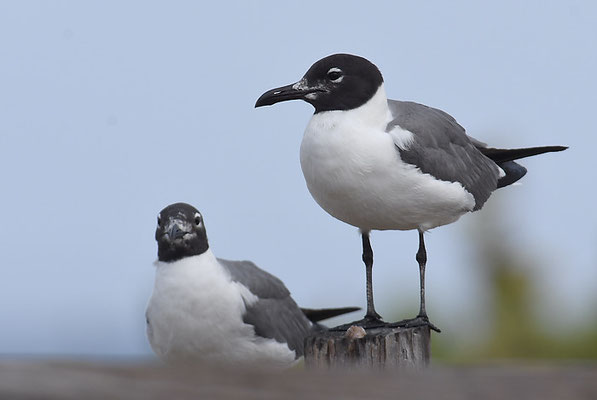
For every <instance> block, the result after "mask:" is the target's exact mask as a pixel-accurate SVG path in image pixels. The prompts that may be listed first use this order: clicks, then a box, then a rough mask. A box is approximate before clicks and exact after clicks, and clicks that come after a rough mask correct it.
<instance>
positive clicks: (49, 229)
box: [0, 1, 597, 356]
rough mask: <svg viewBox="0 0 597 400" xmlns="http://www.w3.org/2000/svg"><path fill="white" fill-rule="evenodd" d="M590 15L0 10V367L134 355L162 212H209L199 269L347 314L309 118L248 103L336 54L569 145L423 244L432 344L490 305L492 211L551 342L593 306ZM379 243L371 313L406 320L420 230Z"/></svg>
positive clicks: (509, 137)
mask: <svg viewBox="0 0 597 400" xmlns="http://www.w3.org/2000/svg"><path fill="white" fill-rule="evenodd" d="M596 4H597V3H595V2H591V1H567V2H549V1H547V2H546V1H534V2H519V1H503V2H498V3H496V2H492V3H491V4H482V2H473V1H470V2H459V1H453V2H443V1H429V2H424V3H423V2H405V1H404V2H401V1H388V2H366V3H365V2H361V1H355V2H345V1H344V2H321V1H301V2H295V3H293V4H287V2H281V1H271V2H265V1H263V2H259V1H256V2H245V1H238V2H229V1H221V2H205V3H203V2H190V1H189V2H183V1H167V2H166V1H163V2H155V1H153V2H151V1H149V2H148V1H128V2H120V1H86V2H82V1H38V2H36V1H0V56H1V62H0V179H1V182H2V188H3V190H2V196H1V197H0V206H1V209H2V210H3V211H4V215H3V218H2V220H3V224H2V226H3V229H1V230H0V243H2V245H1V249H2V262H1V264H0V265H1V267H0V268H1V271H2V279H0V326H1V327H2V330H1V331H2V333H1V334H0V336H1V337H2V340H1V341H0V353H30V354H41V353H43V354H95V355H121V356H127V355H138V354H147V353H149V352H150V350H149V347H148V345H147V342H146V339H145V333H144V316H143V314H144V309H145V304H146V302H147V299H148V297H149V295H150V293H151V288H152V284H153V266H152V262H153V260H154V259H155V255H156V246H155V242H154V239H153V235H154V229H155V217H156V215H157V213H158V211H159V210H160V209H161V208H163V207H164V206H166V205H168V204H169V203H172V202H175V201H186V202H189V203H191V204H193V205H195V206H196V207H198V208H199V209H200V210H201V211H202V212H203V214H204V216H205V221H206V226H207V229H208V235H209V238H210V241H211V245H212V249H213V250H214V252H215V253H216V255H218V256H220V257H224V258H231V259H251V260H253V261H255V262H256V263H257V264H258V265H260V266H261V267H263V268H265V269H267V270H268V271H270V272H272V273H274V274H276V275H277V276H279V277H280V278H282V279H283V280H284V281H285V282H286V284H287V286H288V287H289V288H290V290H291V291H292V293H293V295H294V298H295V299H296V300H297V302H298V303H299V304H301V305H305V306H309V307H318V306H346V305H360V306H364V305H365V294H364V268H363V266H362V263H361V261H360V251H361V249H360V240H359V237H358V234H357V232H356V229H355V228H352V227H350V226H348V225H345V224H343V223H341V222H339V221H337V220H335V219H333V218H332V217H330V216H328V215H327V214H326V213H325V212H324V211H323V210H321V209H320V208H319V207H318V206H317V204H316V203H315V202H314V201H313V200H312V199H311V197H310V195H309V193H308V191H307V189H306V187H305V184H304V180H303V177H302V173H301V171H300V165H299V160H298V152H299V145H300V141H301V138H302V133H303V130H304V128H305V126H306V124H307V121H308V119H309V118H310V115H311V114H312V109H311V107H310V106H309V105H307V104H304V103H300V102H291V103H285V104H280V105H277V106H275V107H271V108H263V109H254V108H253V105H254V102H255V100H256V99H257V97H258V96H259V95H260V94H261V93H262V92H264V91H265V90H267V89H270V88H273V87H276V86H280V85H283V84H288V83H291V82H294V81H296V80H298V79H299V78H300V77H301V76H302V74H303V73H304V72H305V71H306V70H307V68H308V67H309V66H310V65H311V64H312V63H313V62H314V61H316V60H317V59H319V58H321V57H323V56H326V55H329V54H332V53H336V52H350V53H354V54H359V55H362V56H364V57H367V58H368V59H370V60H371V61H373V62H374V63H375V64H377V65H378V67H379V68H380V69H381V71H382V73H383V74H384V78H385V81H386V90H387V93H388V95H389V96H390V97H391V98H397V99H408V100H414V101H418V102H421V103H425V104H428V105H431V106H434V107H438V108H441V109H443V110H445V111H447V112H448V113H450V114H451V115H453V116H454V117H455V118H456V119H457V120H458V121H459V122H460V123H461V124H462V125H463V126H464V127H465V128H466V129H467V131H468V133H469V134H470V135H472V136H475V137H477V138H478V139H480V140H482V141H485V142H488V143H490V144H491V145H495V146H502V147H509V146H511V147H517V146H520V147H524V146H535V145H553V144H562V145H568V146H570V149H569V150H568V151H566V152H564V153H559V154H551V155H545V156H541V157H536V158H533V159H528V160H525V161H524V162H523V164H524V165H525V166H526V167H527V168H528V169H529V173H528V175H527V176H526V177H525V178H524V179H523V181H522V183H523V185H521V186H517V187H509V188H506V189H503V190H500V191H498V192H497V193H495V194H494V195H493V196H492V198H491V199H490V200H489V202H488V203H487V205H486V207H485V208H484V209H483V210H482V211H481V212H478V213H475V214H473V215H469V216H465V217H463V218H462V219H461V221H459V222H458V223H456V224H453V225H451V226H447V227H442V228H438V229H436V230H434V231H433V232H432V233H431V234H430V235H429V237H428V239H427V249H428V253H429V264H428V269H427V270H428V288H427V293H428V311H429V313H430V315H431V317H432V319H434V321H435V322H436V323H437V324H438V325H440V326H441V327H442V328H443V329H444V332H445V333H444V334H445V335H456V334H458V333H459V332H460V330H461V329H462V326H464V325H466V324H467V323H469V324H470V323H471V320H473V319H475V318H480V317H481V316H482V315H481V312H480V311H479V307H477V306H478V305H479V304H484V303H486V302H487V301H488V296H487V294H486V293H485V291H484V289H485V283H484V280H483V278H482V275H481V274H480V272H479V269H480V268H481V267H480V266H478V264H479V261H478V259H476V258H475V257H474V254H475V251H474V248H473V246H474V245H475V243H476V242H474V241H473V237H474V236H475V234H474V233H473V232H477V231H478V228H475V227H474V225H475V223H477V224H479V223H480V224H483V223H489V221H490V219H489V218H488V216H489V215H490V214H491V215H495V216H497V217H498V219H499V221H500V225H499V227H497V228H496V231H495V232H493V233H492V232H491V230H490V231H489V232H485V233H484V234H485V235H491V237H489V238H487V237H485V238H484V239H485V240H489V241H495V242H496V243H499V244H500V245H503V246H508V247H511V248H512V249H514V250H515V251H518V252H521V253H522V254H523V255H524V260H525V264H526V265H528V268H529V269H531V270H532V271H533V273H534V274H535V275H536V276H538V277H540V279H537V282H536V288H535V289H536V292H537V293H536V301H537V304H538V308H540V309H541V310H539V313H540V314H541V315H543V316H544V318H545V320H546V321H547V322H546V323H547V324H548V326H549V327H553V328H555V329H563V327H564V326H566V325H567V324H569V323H575V322H578V321H580V320H581V318H582V317H583V316H585V315H587V313H590V315H592V314H594V310H595V306H596V305H597V296H596V295H595V286H596V284H597V268H596V267H597V250H596V246H595V245H596V239H597V229H596V223H597V217H596V213H595V210H594V203H595V200H594V197H595V194H596V191H595V187H594V185H595V182H596V179H595V172H594V170H595V166H596V162H595V156H594V155H593V151H592V150H593V148H595V146H596V144H597V143H596V142H597V141H596V139H595V133H596V132H597V129H596V126H595V125H596V124H595V120H596V119H595V107H596V106H597V79H596V77H595V71H597V46H596V44H595V43H596V38H597V5H596ZM499 232H505V233H504V234H500V233H499ZM372 245H373V249H374V252H375V262H376V264H375V268H374V281H375V286H374V288H375V296H376V304H377V306H378V308H379V310H378V311H380V313H382V315H383V314H388V313H389V312H390V310H392V309H394V308H398V307H399V308H406V309H407V310H411V312H408V313H407V314H405V315H403V317H408V316H412V315H414V313H415V312H416V310H417V309H416V307H417V293H418V291H417V287H418V270H417V267H416V263H415V261H414V254H415V252H416V246H417V235H416V233H415V232H376V233H374V234H373V237H372ZM541 306H543V307H541ZM467 313H468V314H467ZM555 315H557V316H558V317H563V318H554V316H555ZM353 317H354V318H357V317H359V315H354V316H353Z"/></svg>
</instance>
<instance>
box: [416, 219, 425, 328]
mask: <svg viewBox="0 0 597 400" xmlns="http://www.w3.org/2000/svg"><path fill="white" fill-rule="evenodd" d="M416 259H417V262H418V263H419V282H420V288H421V303H420V307H419V315H418V316H419V317H424V318H427V311H426V310H425V265H426V264H427V250H425V239H424V238H423V232H421V231H419V251H417V257H416Z"/></svg>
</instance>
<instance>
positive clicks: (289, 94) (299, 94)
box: [255, 83, 325, 108]
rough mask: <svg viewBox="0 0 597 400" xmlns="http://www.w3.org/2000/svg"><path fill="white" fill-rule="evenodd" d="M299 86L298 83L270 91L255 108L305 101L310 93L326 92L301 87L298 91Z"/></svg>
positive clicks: (260, 99)
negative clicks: (292, 101) (290, 101)
mask: <svg viewBox="0 0 597 400" xmlns="http://www.w3.org/2000/svg"><path fill="white" fill-rule="evenodd" d="M297 86H298V85H297V84H296V83H293V84H291V85H287V86H282V87H279V88H276V89H272V90H268V91H267V92H265V93H263V94H262V95H261V97H259V98H258V99H257V102H256V103H255V108H257V107H261V106H271V105H272V104H276V103H279V102H281V101H286V100H297V99H300V100H304V99H305V96H306V95H308V94H309V93H315V92H325V90H323V89H321V88H309V87H301V88H300V89H298V88H296V87H297Z"/></svg>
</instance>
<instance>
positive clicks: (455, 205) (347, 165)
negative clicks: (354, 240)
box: [300, 88, 474, 230]
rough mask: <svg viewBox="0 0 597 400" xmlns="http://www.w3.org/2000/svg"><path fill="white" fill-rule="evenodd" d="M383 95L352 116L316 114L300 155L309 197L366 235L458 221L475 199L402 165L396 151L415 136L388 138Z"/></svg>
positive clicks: (452, 185) (405, 134) (392, 134)
mask: <svg viewBox="0 0 597 400" xmlns="http://www.w3.org/2000/svg"><path fill="white" fill-rule="evenodd" d="M382 89H383V88H382ZM376 96H378V95H376ZM380 97H382V98H383V100H384V101H385V102H380V101H379V99H376V98H375V97H374V98H373V99H372V100H371V101H370V102H368V103H367V104H365V105H364V106H362V107H360V108H357V109H354V110H349V111H328V112H321V113H317V114H315V115H313V117H312V118H311V120H310V122H309V124H308V126H307V129H306V130H305V134H304V136H303V141H302V143H301V151H300V159H301V168H302V170H303V174H304V176H305V180H306V183H307V187H308V188H309V191H310V192H311V195H312V196H313V198H314V199H315V200H316V201H317V203H318V204H319V205H320V206H321V207H322V208H323V209H324V210H326V211H327V212H328V213H330V214H331V215H332V216H334V217H336V218H338V219H340V220H342V221H344V222H346V223H348V224H351V225H354V226H357V227H359V228H362V229H367V230H369V229H380V230H383V229H402V230H408V229H417V228H418V229H423V230H426V229H431V228H433V227H436V226H439V225H444V224H447V223H451V222H454V221H455V220H457V219H458V218H459V217H460V216H461V215H462V214H464V213H465V212H467V211H470V210H471V209H472V208H473V207H474V199H473V198H472V195H471V194H470V193H468V192H467V191H466V190H464V188H463V187H462V185H460V184H459V183H453V182H443V181H439V180H437V179H435V178H434V177H432V176H431V175H428V174H423V173H422V172H421V171H420V170H419V169H418V168H417V167H415V166H413V165H410V164H407V163H404V162H403V161H402V160H401V159H400V153H399V151H398V150H397V147H396V146H408V145H409V143H410V142H411V141H412V140H413V138H412V133H411V132H409V131H407V130H402V129H395V130H393V131H391V132H386V130H385V127H386V126H387V123H388V122H389V120H390V119H391V115H390V113H389V109H388V106H387V99H385V94H384V93H381V95H380ZM384 107H385V108H384ZM372 108H373V112H372ZM364 115H367V117H366V118H365V117H364ZM372 115H376V116H377V118H374V119H372V117H371V116H372Z"/></svg>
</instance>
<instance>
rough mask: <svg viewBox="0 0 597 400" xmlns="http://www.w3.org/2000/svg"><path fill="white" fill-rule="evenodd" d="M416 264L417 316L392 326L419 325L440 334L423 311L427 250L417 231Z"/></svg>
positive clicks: (421, 235) (422, 238)
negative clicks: (417, 269)
mask: <svg viewBox="0 0 597 400" xmlns="http://www.w3.org/2000/svg"><path fill="white" fill-rule="evenodd" d="M416 259H417V263H418V264H419V279H420V290H421V292H420V295H421V302H420V306H419V315H417V316H416V317H415V318H413V319H407V320H404V321H400V322H396V323H395V324H392V325H393V326H404V327H413V326H420V325H429V328H431V329H433V330H434V331H437V332H441V331H440V330H439V328H437V327H436V326H435V325H433V324H432V323H431V322H429V317H427V310H425V266H426V264H427V250H426V249H425V238H424V237H423V231H421V230H419V250H418V251H417V255H416Z"/></svg>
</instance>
